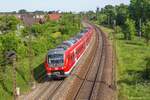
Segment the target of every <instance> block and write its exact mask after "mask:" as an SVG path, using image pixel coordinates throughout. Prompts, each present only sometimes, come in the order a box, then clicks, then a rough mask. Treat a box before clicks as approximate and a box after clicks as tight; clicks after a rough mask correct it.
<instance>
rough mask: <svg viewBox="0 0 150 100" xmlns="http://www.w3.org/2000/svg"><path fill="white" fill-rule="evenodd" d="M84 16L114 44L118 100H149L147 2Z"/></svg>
mask: <svg viewBox="0 0 150 100" xmlns="http://www.w3.org/2000/svg"><path fill="white" fill-rule="evenodd" d="M87 14H88V16H89V19H90V20H91V21H92V22H94V23H96V24H98V25H101V28H102V29H103V31H105V32H107V33H109V37H110V39H113V41H116V42H114V43H115V44H114V45H116V52H117V61H118V63H117V83H118V100H149V99H150V42H149V41H150V0H130V4H129V5H125V4H120V5H116V6H113V5H106V6H105V7H104V8H102V9H101V10H99V9H98V8H97V10H96V13H94V12H88V13H87Z"/></svg>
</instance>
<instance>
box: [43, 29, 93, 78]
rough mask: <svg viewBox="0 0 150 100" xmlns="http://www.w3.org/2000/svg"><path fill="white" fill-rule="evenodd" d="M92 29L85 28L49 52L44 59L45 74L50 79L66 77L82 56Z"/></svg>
mask: <svg viewBox="0 0 150 100" xmlns="http://www.w3.org/2000/svg"><path fill="white" fill-rule="evenodd" d="M93 31H94V29H93V28H92V27H87V28H85V29H83V30H82V31H81V32H80V33H79V34H77V36H75V37H73V38H71V39H70V40H68V41H64V42H63V43H62V44H61V45H59V46H58V47H57V48H55V49H52V50H50V51H49V52H48V53H47V55H46V59H45V69H46V73H47V75H48V76H49V77H51V78H62V77H67V76H68V75H69V74H70V72H71V71H72V69H73V68H74V67H75V65H76V63H77V62H78V60H79V59H80V57H81V56H82V55H83V53H84V51H85V50H86V48H87V46H88V45H89V42H90V40H91V37H92V34H93Z"/></svg>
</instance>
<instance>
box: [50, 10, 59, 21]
mask: <svg viewBox="0 0 150 100" xmlns="http://www.w3.org/2000/svg"><path fill="white" fill-rule="evenodd" d="M61 16H62V15H61V14H60V13H59V12H55V11H53V12H49V13H48V18H49V19H50V20H53V21H58V20H60V18H61Z"/></svg>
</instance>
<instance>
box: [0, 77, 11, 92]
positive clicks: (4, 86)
mask: <svg viewBox="0 0 150 100" xmlns="http://www.w3.org/2000/svg"><path fill="white" fill-rule="evenodd" d="M0 85H1V87H2V88H3V90H4V91H6V92H7V93H8V94H9V95H13V92H12V91H10V90H9V89H8V87H7V86H6V85H5V83H4V80H0Z"/></svg>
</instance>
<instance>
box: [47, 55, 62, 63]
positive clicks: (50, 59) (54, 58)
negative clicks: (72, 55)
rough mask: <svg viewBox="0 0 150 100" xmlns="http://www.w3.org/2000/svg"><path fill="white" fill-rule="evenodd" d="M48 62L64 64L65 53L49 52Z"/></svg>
mask: <svg viewBox="0 0 150 100" xmlns="http://www.w3.org/2000/svg"><path fill="white" fill-rule="evenodd" d="M48 63H49V64H52V65H63V63H64V55H63V54H49V55H48Z"/></svg>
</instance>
